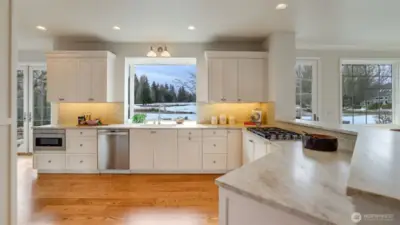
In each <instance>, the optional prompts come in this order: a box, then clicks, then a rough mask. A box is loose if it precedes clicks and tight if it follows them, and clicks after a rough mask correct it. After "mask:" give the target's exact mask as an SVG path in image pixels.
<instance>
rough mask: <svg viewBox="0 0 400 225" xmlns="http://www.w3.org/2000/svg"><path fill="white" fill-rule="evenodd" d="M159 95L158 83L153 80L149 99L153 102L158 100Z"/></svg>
mask: <svg viewBox="0 0 400 225" xmlns="http://www.w3.org/2000/svg"><path fill="white" fill-rule="evenodd" d="M159 95H160V90H159V89H158V85H157V84H156V82H154V81H153V83H152V84H151V100H152V102H153V103H154V102H158V100H159V99H160V97H159Z"/></svg>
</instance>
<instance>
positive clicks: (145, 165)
mask: <svg viewBox="0 0 400 225" xmlns="http://www.w3.org/2000/svg"><path fill="white" fill-rule="evenodd" d="M129 133H130V134H129V135H130V138H129V143H130V168H131V170H153V168H154V144H153V142H154V140H153V138H152V131H151V130H147V129H131V130H130V132H129Z"/></svg>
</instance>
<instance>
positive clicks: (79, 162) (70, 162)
mask: <svg viewBox="0 0 400 225" xmlns="http://www.w3.org/2000/svg"><path fill="white" fill-rule="evenodd" d="M67 169H69V170H97V155H96V154H89V155H80V154H74V155H67Z"/></svg>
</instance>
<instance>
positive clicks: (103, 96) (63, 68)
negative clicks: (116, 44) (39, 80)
mask: <svg viewBox="0 0 400 225" xmlns="http://www.w3.org/2000/svg"><path fill="white" fill-rule="evenodd" d="M46 57H47V67H48V69H47V70H48V72H47V78H48V96H49V97H48V98H49V100H50V101H51V102H113V101H114V99H113V98H112V96H113V95H112V94H110V93H111V92H112V91H113V87H112V83H111V82H112V80H113V78H114V68H115V67H114V64H115V55H113V54H112V53H110V52H106V51H77V52H75V51H74V52H71V51H66V52H64V51H61V52H57V51H56V52H51V53H48V54H47V55H46Z"/></svg>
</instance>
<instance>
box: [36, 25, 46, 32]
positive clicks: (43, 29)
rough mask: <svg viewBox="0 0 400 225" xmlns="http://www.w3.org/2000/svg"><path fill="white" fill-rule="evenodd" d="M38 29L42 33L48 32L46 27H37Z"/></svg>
mask: <svg viewBox="0 0 400 225" xmlns="http://www.w3.org/2000/svg"><path fill="white" fill-rule="evenodd" d="M36 29H38V30H42V31H46V30H47V29H46V27H44V26H40V25H38V26H36Z"/></svg>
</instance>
